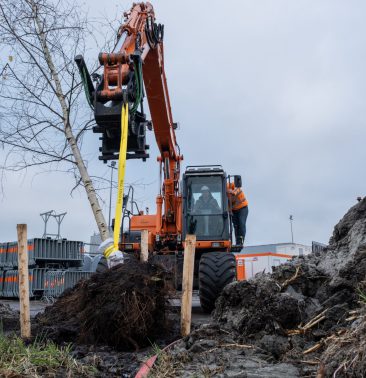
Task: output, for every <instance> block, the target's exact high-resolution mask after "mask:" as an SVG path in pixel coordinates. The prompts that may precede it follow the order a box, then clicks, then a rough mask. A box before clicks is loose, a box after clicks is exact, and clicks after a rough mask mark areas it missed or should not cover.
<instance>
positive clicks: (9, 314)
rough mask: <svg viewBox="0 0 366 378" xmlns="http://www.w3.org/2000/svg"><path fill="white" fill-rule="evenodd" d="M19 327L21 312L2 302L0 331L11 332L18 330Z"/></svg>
mask: <svg viewBox="0 0 366 378" xmlns="http://www.w3.org/2000/svg"><path fill="white" fill-rule="evenodd" d="M19 328H20V324H19V312H18V311H14V310H12V309H11V308H10V306H9V305H7V304H5V303H0V332H4V333H10V332H13V331H18V330H19Z"/></svg>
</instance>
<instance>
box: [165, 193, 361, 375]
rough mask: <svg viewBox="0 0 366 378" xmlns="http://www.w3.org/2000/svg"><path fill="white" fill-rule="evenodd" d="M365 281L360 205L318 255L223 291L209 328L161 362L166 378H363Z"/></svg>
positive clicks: (205, 327)
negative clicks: (169, 366)
mask: <svg viewBox="0 0 366 378" xmlns="http://www.w3.org/2000/svg"><path fill="white" fill-rule="evenodd" d="M365 279H366V199H365V198H364V199H363V200H362V201H361V202H359V203H358V204H357V205H355V206H353V207H352V208H351V209H350V210H349V211H348V212H347V213H346V215H345V216H344V217H343V218H342V219H341V221H340V222H339V223H338V224H337V225H336V226H335V228H334V232H333V235H332V237H331V238H330V241H329V246H328V247H327V248H326V249H325V250H324V251H319V252H317V253H312V254H310V255H307V256H304V257H297V258H295V259H293V260H292V261H290V262H288V263H286V264H284V265H281V266H278V267H276V268H274V269H273V273H272V274H258V275H257V276H256V277H255V278H253V279H251V280H249V281H241V282H234V283H232V284H230V285H228V286H226V288H225V289H224V290H223V292H222V294H221V296H220V297H219V299H218V300H217V301H216V308H215V310H214V312H213V314H212V315H213V318H212V321H211V322H210V324H207V325H204V326H202V327H201V328H200V329H198V330H196V331H194V332H192V333H191V335H190V336H189V337H187V338H185V339H184V340H182V341H181V342H179V343H177V344H176V345H175V347H174V348H173V350H172V351H171V352H169V354H168V356H167V357H165V358H171V362H172V363H173V364H174V366H175V367H176V368H175V370H174V374H172V375H171V376H174V375H175V376H194V375H195V374H197V373H199V372H201V373H200V374H201V375H202V376H205V373H204V372H205V371H206V372H207V373H208V374H211V375H210V376H215V377H216V376H217V377H224V376H244V377H298V376H316V374H318V376H319V377H330V376H333V374H334V372H337V377H341V376H347V377H348V376H352V377H353V376H354V377H359V376H365V375H366V362H365V358H364V357H365V354H366V352H365V347H366V344H365V342H364V341H363V340H364V338H365V332H366V323H365V316H364V315H362V314H363V313H365V305H366V296H365V294H364V293H365V292H366V290H365V289H366V286H365V283H364V280H365ZM351 365H352V366H351Z"/></svg>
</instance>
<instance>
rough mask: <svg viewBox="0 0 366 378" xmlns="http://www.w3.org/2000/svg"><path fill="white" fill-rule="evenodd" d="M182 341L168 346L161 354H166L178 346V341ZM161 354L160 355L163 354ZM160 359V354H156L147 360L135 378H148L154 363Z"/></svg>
mask: <svg viewBox="0 0 366 378" xmlns="http://www.w3.org/2000/svg"><path fill="white" fill-rule="evenodd" d="M181 340H182V339H178V340H175V341H173V342H172V343H171V344H169V345H167V346H166V347H165V348H164V349H162V351H161V352H165V351H166V350H167V349H169V348H171V347H172V346H173V345H174V344H176V343H177V342H178V341H181ZM161 352H160V353H161ZM157 358H158V354H155V355H154V356H152V357H150V358H149V359H147V360H146V361H145V362H144V363H143V364H142V365H141V367H140V369H139V370H138V372H137V373H136V375H135V378H147V376H148V375H149V373H150V370H151V368H152V367H153V366H154V363H155V361H156V359H157Z"/></svg>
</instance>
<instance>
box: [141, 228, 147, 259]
mask: <svg viewBox="0 0 366 378" xmlns="http://www.w3.org/2000/svg"><path fill="white" fill-rule="evenodd" d="M148 259H149V231H148V230H142V232H141V253H140V261H141V262H146V261H147V260H148Z"/></svg>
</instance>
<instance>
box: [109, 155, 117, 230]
mask: <svg viewBox="0 0 366 378" xmlns="http://www.w3.org/2000/svg"><path fill="white" fill-rule="evenodd" d="M115 166H116V162H115V161H112V162H111V165H108V167H109V168H111V182H110V187H109V216H108V227H109V229H111V227H112V224H111V208H112V186H113V170H114V169H116V168H115Z"/></svg>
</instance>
